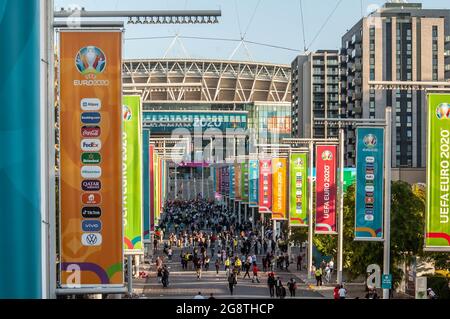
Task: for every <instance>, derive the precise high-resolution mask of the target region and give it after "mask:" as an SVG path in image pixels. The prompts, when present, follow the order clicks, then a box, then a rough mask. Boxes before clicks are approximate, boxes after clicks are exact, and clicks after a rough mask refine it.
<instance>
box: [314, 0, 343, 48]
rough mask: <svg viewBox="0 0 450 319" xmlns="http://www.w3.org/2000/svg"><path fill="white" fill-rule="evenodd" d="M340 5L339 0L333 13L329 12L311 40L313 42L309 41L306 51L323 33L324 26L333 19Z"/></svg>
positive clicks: (340, 1) (340, 0)
mask: <svg viewBox="0 0 450 319" xmlns="http://www.w3.org/2000/svg"><path fill="white" fill-rule="evenodd" d="M341 3H342V0H339V1H338V2H337V3H336V6H335V7H334V9H333V11H331V13H330V15H329V16H328V17H327V19H326V20H325V22H324V23H323V24H322V26H321V27H320V29H319V31H318V32H317V34H316V36H315V37H314V38H313V40H312V41H311V43H310V44H309V45H308V49H309V48H310V47H311V45H313V43H314V42H315V41H316V40H317V38H318V37H319V35H320V33H321V32H322V31H323V29H324V28H325V26H326V25H327V24H328V22H329V21H330V20H331V18H332V17H333V15H334V13H335V12H336V10H337V9H338V7H339V5H340V4H341Z"/></svg>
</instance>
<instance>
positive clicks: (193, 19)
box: [54, 8, 222, 24]
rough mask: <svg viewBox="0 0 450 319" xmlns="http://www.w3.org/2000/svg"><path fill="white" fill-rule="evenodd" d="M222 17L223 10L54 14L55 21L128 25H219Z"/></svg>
mask: <svg viewBox="0 0 450 319" xmlns="http://www.w3.org/2000/svg"><path fill="white" fill-rule="evenodd" d="M221 16H222V11H221V10H155V11H87V10H85V8H81V9H79V8H74V9H70V8H69V9H67V10H66V9H65V8H61V10H60V11H55V12H54V17H55V19H74V18H75V19H80V21H81V19H83V18H128V22H127V23H128V24H217V23H219V17H221ZM57 22H58V23H60V22H64V20H62V21H61V20H59V21H57Z"/></svg>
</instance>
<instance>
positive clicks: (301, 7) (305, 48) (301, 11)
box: [300, 0, 308, 52]
mask: <svg viewBox="0 0 450 319" xmlns="http://www.w3.org/2000/svg"><path fill="white" fill-rule="evenodd" d="M300 14H301V18H302V32H303V50H304V51H305V52H306V50H307V49H308V48H307V47H306V32H305V18H304V17H303V1H302V0H300Z"/></svg>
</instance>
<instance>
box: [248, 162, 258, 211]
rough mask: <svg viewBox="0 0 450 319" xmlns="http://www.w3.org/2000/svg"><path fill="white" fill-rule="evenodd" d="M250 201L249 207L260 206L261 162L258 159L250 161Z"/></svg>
mask: <svg viewBox="0 0 450 319" xmlns="http://www.w3.org/2000/svg"><path fill="white" fill-rule="evenodd" d="M248 170H249V171H248V176H249V177H248V201H249V207H258V181H259V162H258V160H249V161H248Z"/></svg>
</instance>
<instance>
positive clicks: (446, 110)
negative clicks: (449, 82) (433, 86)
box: [436, 103, 450, 120]
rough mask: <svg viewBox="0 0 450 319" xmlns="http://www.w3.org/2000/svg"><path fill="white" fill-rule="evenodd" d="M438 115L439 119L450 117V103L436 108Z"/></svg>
mask: <svg viewBox="0 0 450 319" xmlns="http://www.w3.org/2000/svg"><path fill="white" fill-rule="evenodd" d="M436 116H437V118H438V119H439V120H448V119H449V118H450V104H448V103H442V104H440V105H439V106H438V108H437V109H436Z"/></svg>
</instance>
